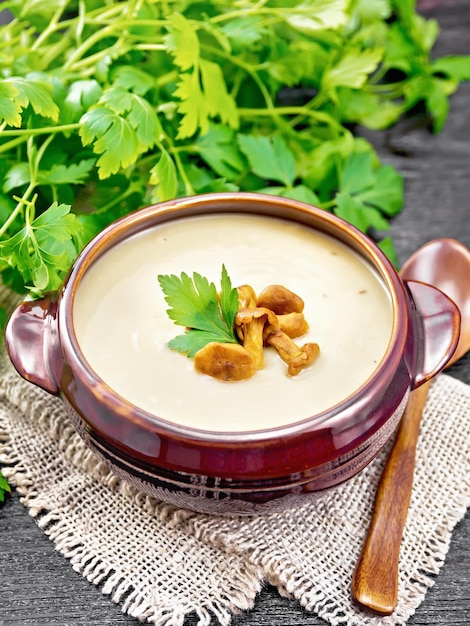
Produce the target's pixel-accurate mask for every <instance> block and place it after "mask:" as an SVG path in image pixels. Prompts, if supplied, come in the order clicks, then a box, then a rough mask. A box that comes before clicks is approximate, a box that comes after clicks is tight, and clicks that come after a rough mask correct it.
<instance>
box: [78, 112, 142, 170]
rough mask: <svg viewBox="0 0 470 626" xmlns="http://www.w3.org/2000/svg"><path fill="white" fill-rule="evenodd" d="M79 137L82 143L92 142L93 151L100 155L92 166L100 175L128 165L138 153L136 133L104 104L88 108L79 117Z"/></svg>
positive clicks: (130, 125) (85, 144)
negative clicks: (88, 109)
mask: <svg viewBox="0 0 470 626" xmlns="http://www.w3.org/2000/svg"><path fill="white" fill-rule="evenodd" d="M80 121H81V128H80V137H81V139H82V142H83V145H84V146H87V145H88V144H90V143H93V141H94V140H96V141H94V143H93V152H95V153H96V154H100V155H101V156H100V157H99V159H98V161H97V163H96V165H97V167H98V175H99V177H100V178H107V177H108V176H110V175H111V174H116V172H118V171H119V169H120V168H121V167H128V166H129V165H131V164H132V163H134V162H135V160H136V159H137V157H138V156H139V154H140V146H139V141H138V138H137V133H136V131H135V129H134V128H133V126H132V124H130V122H129V121H128V120H127V119H126V118H125V117H123V116H121V115H118V114H116V113H115V112H114V111H111V110H110V109H107V108H106V107H104V106H97V107H95V108H93V109H90V111H88V112H87V113H85V115H83V117H82V118H81V120H80Z"/></svg>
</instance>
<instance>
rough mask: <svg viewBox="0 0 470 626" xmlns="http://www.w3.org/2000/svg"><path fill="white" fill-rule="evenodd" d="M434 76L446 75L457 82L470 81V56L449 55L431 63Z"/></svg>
mask: <svg viewBox="0 0 470 626" xmlns="http://www.w3.org/2000/svg"><path fill="white" fill-rule="evenodd" d="M431 71H432V72H433V73H434V74H445V75H446V76H449V77H451V78H454V79H455V80H458V81H459V82H460V81H466V80H470V56H458V55H448V56H444V57H440V58H438V59H436V60H435V61H433V62H432V63H431Z"/></svg>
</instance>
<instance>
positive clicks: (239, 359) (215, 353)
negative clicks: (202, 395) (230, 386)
mask: <svg viewBox="0 0 470 626" xmlns="http://www.w3.org/2000/svg"><path fill="white" fill-rule="evenodd" d="M194 367H195V368H196V370H197V371H198V372H200V373H201V374H207V375H208V376H212V377H213V378H218V379H219V380H224V381H227V382H233V381H237V380H246V379H247V378H251V377H252V376H254V374H255V372H256V366H255V360H254V358H253V355H252V354H250V352H248V350H247V349H246V348H244V347H243V346H241V345H240V344H239V343H219V342H217V341H213V342H211V343H208V344H206V345H205V346H204V348H201V349H200V350H198V351H197V352H196V354H195V355H194Z"/></svg>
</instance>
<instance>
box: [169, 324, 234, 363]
mask: <svg viewBox="0 0 470 626" xmlns="http://www.w3.org/2000/svg"><path fill="white" fill-rule="evenodd" d="M213 341H218V342H220V343H233V342H232V341H226V340H224V339H223V338H222V339H221V337H220V335H219V333H217V332H211V331H208V330H195V329H194V328H191V329H189V330H187V331H186V332H185V333H184V334H183V335H177V336H176V337H173V339H170V341H169V342H168V347H169V348H170V350H176V351H177V352H181V353H182V354H186V355H187V356H188V357H189V358H190V359H192V358H194V356H195V355H196V352H199V350H201V349H202V348H204V346H206V345H207V344H208V343H212V342H213Z"/></svg>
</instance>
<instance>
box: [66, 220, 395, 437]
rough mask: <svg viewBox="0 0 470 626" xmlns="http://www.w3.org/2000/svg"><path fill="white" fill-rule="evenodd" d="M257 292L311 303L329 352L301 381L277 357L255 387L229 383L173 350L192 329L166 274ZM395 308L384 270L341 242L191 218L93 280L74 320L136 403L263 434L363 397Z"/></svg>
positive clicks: (113, 256)
mask: <svg viewBox="0 0 470 626" xmlns="http://www.w3.org/2000/svg"><path fill="white" fill-rule="evenodd" d="M222 264H225V266H226V268H227V271H228V274H229V276H230V278H231V280H232V284H233V286H237V285H242V284H245V283H248V284H250V285H252V286H253V288H254V289H255V291H256V292H257V293H258V292H260V291H261V290H262V289H263V288H264V287H266V286H268V285H270V284H274V283H276V284H281V285H284V286H285V287H287V288H289V289H290V290H292V291H294V292H295V293H297V294H298V295H300V296H301V297H302V298H303V300H304V301H305V309H304V314H305V318H306V319H307V321H308V322H309V325H310V330H309V332H308V333H307V334H306V335H304V336H303V337H301V338H298V339H296V340H295V341H296V343H298V344H303V343H305V342H308V341H309V342H316V343H318V344H319V345H320V349H321V354H320V356H319V357H318V359H317V360H316V361H315V362H314V364H313V365H312V366H311V367H309V368H308V369H306V370H304V371H303V372H301V373H300V374H299V375H298V376H295V377H288V376H287V374H286V372H287V367H286V364H285V363H284V362H283V361H282V360H281V359H280V357H279V355H278V354H277V352H276V351H275V350H274V349H273V348H267V349H265V367H264V369H262V370H260V371H258V372H257V373H256V374H255V376H254V377H253V378H250V379H249V380H245V381H240V382H231V383H228V382H221V381H219V380H216V379H213V378H211V377H209V376H206V375H203V374H199V373H198V372H196V371H195V369H194V367H193V360H192V359H188V358H187V357H186V356H184V355H182V354H180V353H178V352H174V351H171V350H170V349H169V348H168V347H167V343H168V341H169V340H170V339H171V338H172V337H174V336H176V335H178V334H181V333H182V332H184V329H183V328H182V327H181V326H176V325H175V324H174V323H173V322H172V321H171V320H170V319H169V317H168V315H167V313H166V310H167V309H168V305H167V303H166V302H165V300H164V296H163V293H162V291H161V288H160V285H159V283H158V279H157V276H158V274H177V275H178V276H179V275H180V274H181V272H186V273H187V274H189V275H192V273H193V272H199V273H200V274H202V275H203V276H206V277H207V278H208V279H209V280H211V281H213V282H214V283H215V284H216V287H217V288H219V286H220V275H221V267H222ZM392 315H393V313H392V306H391V300H390V296H389V294H388V292H387V291H386V288H385V286H384V284H383V283H382V281H381V279H380V278H379V277H378V275H377V273H376V272H375V270H374V269H373V268H372V267H371V266H370V265H369V264H368V263H367V262H365V261H364V260H363V259H362V258H361V257H360V256H359V255H357V254H356V253H354V252H352V251H351V250H349V249H348V248H347V247H346V246H344V245H343V244H341V243H340V242H338V241H337V240H335V239H334V238H332V237H329V236H327V235H325V234H321V233H318V232H316V231H314V230H311V229H309V228H307V227H304V226H301V225H297V224H294V223H290V222H285V221H283V220H278V219H276V218H266V217H261V216H254V215H238V214H221V215H210V216H201V217H193V218H186V219H181V220H178V221H173V222H171V223H166V224H162V225H159V226H156V227H153V228H150V229H148V230H145V231H144V232H141V233H139V234H137V235H135V236H133V237H131V238H129V239H128V240H126V241H125V242H123V243H120V244H119V245H117V246H115V247H114V248H112V249H111V250H109V251H108V252H106V253H105V254H104V255H103V256H102V257H101V258H99V259H98V261H97V262H95V263H94V264H93V265H92V266H91V267H90V268H89V269H88V270H87V272H86V273H85V275H84V276H83V278H82V280H81V282H80V285H79V287H78V289H77V293H76V296H75V300H74V308H73V323H74V326H75V331H76V334H77V338H78V341H79V344H80V346H81V348H82V350H83V353H84V355H85V357H86V359H87V361H88V362H89V364H90V366H91V367H92V368H93V370H94V371H95V372H96V373H97V374H98V376H99V377H101V378H102V380H104V381H105V382H106V383H107V384H108V385H109V386H110V387H111V388H112V389H114V390H115V391H116V392H117V393H119V394H120V395H121V396H122V397H124V398H126V399H127V400H129V401H130V402H132V403H133V404H135V405H136V406H139V407H141V408H142V409H145V410H146V411H149V412H150V413H152V414H154V415H158V416H160V417H162V418H165V419H167V420H169V421H173V422H177V423H179V424H184V425H188V426H193V427H198V428H203V429H208V430H213V431H240V430H257V429H262V428H268V427H275V426H280V425H285V424H288V423H292V422H295V421H298V420H301V419H304V418H307V417H309V416H311V415H313V414H315V413H318V412H321V411H323V410H325V409H327V408H329V407H331V406H333V405H335V404H337V403H339V402H340V401H342V400H344V399H345V398H346V397H347V396H349V395H350V394H351V393H353V392H354V391H355V390H356V389H357V388H358V387H359V386H360V385H361V384H363V383H364V382H365V380H366V379H367V378H368V377H369V376H370V375H371V374H372V373H373V372H374V370H375V369H376V368H377V366H378V364H379V362H380V361H381V359H382V358H383V356H384V354H385V351H386V349H387V346H388V343H389V340H390V336H391V330H392Z"/></svg>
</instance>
